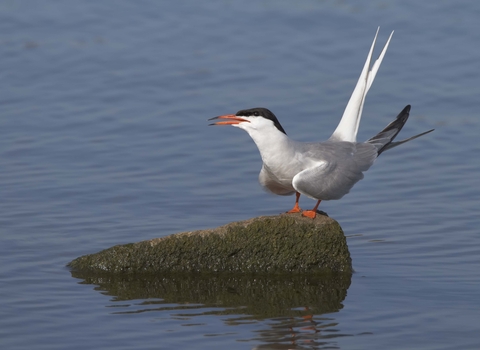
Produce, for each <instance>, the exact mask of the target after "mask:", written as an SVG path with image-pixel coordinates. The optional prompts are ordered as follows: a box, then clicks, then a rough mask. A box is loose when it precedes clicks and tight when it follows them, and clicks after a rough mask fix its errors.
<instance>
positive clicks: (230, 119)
mask: <svg viewBox="0 0 480 350" xmlns="http://www.w3.org/2000/svg"><path fill="white" fill-rule="evenodd" d="M214 119H228V120H227V121H221V122H215V123H212V124H210V125H233V124H240V123H243V122H248V123H250V122H249V121H248V120H246V119H242V118H239V117H237V116H236V115H235V114H226V115H221V116H219V117H214V118H210V119H208V120H214Z"/></svg>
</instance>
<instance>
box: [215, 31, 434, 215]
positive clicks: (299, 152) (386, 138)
mask: <svg viewBox="0 0 480 350" xmlns="http://www.w3.org/2000/svg"><path fill="white" fill-rule="evenodd" d="M378 31H379V30H378V29H377V32H376V34H375V37H374V39H373V43H372V46H371V48H370V51H369V53H368V55H367V60H366V62H365V65H364V67H363V70H362V72H361V74H360V78H359V79H358V82H357V85H356V86H355V89H354V91H353V93H352V96H351V97H350V100H349V101H348V104H347V106H346V108H345V111H344V113H343V116H342V118H341V120H340V123H339V124H338V127H337V128H336V129H335V131H334V132H333V134H332V136H331V137H330V138H329V139H328V140H326V141H323V142H307V143H305V142H298V141H294V140H292V139H291V138H289V137H288V136H287V133H286V132H285V130H284V129H283V127H282V125H281V124H280V122H279V121H278V119H277V117H276V116H275V115H274V114H273V113H272V112H271V111H270V110H268V109H266V108H261V107H259V108H251V109H244V110H240V111H238V112H237V113H236V114H227V115H222V116H218V117H214V118H211V119H209V120H215V119H221V121H217V122H214V123H213V124H210V125H231V126H234V127H237V128H240V129H243V130H245V131H246V132H247V133H248V134H249V135H250V137H251V138H252V139H253V141H254V142H255V144H256V145H257V147H258V150H259V152H260V156H261V158H262V162H263V165H262V169H261V171H260V175H259V182H260V184H261V185H262V187H263V188H265V189H266V190H267V191H269V192H272V193H274V194H277V195H281V196H288V195H293V194H296V199H295V205H294V207H293V209H291V210H290V211H288V212H287V213H299V212H302V210H301V209H300V206H299V199H300V195H302V194H303V195H305V196H307V197H310V198H312V199H315V200H317V203H316V204H315V206H314V207H313V209H312V210H305V211H303V212H302V215H303V216H306V217H309V218H312V219H314V218H315V216H316V214H317V209H318V206H319V205H320V202H321V201H323V200H324V201H327V200H334V199H340V198H342V197H343V196H344V195H345V194H347V193H348V192H349V191H350V190H351V188H352V187H353V185H355V184H356V183H357V182H358V181H360V180H361V179H363V176H364V175H363V173H364V172H365V171H367V170H368V169H369V168H370V167H371V166H372V164H373V163H374V162H375V159H376V158H377V157H378V156H379V155H380V154H382V153H383V152H385V151H386V150H389V149H391V148H393V147H396V146H398V145H401V144H403V143H405V142H408V141H410V140H413V139H416V138H417V137H420V136H423V135H425V134H428V133H430V132H432V131H433V130H434V129H432V130H428V131H425V132H423V133H421V134H418V135H415V136H412V137H409V138H407V139H405V140H402V141H396V142H394V139H395V137H396V136H397V134H398V133H399V132H400V130H401V129H402V128H403V126H404V125H405V123H406V122H407V119H408V117H409V114H410V108H411V107H410V105H407V106H406V107H405V108H404V109H403V110H402V111H401V112H400V114H398V116H397V117H396V118H395V120H394V121H393V122H391V123H390V124H388V125H387V126H386V127H385V128H384V129H383V130H382V131H380V132H379V133H378V134H377V135H375V136H373V137H372V138H370V139H368V140H367V141H365V142H357V141H356V138H357V132H358V127H359V124H360V118H361V116H362V110H363V105H364V102H365V97H366V95H367V92H368V90H369V89H370V87H371V85H372V83H373V80H374V79H375V75H376V74H377V72H378V69H379V67H380V64H381V63H382V60H383V57H384V56H385V52H386V51H387V48H388V45H389V43H390V40H391V38H392V35H393V32H392V33H391V34H390V36H389V38H388V40H387V42H386V44H385V46H384V47H383V50H382V51H381V53H380V56H379V57H378V59H377V60H376V61H375V62H374V63H373V65H372V64H371V62H372V53H373V49H374V47H375V43H376V40H377V36H378Z"/></svg>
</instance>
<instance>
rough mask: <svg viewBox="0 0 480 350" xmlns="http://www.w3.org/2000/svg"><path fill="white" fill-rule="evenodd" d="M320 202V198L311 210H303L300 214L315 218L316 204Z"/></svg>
mask: <svg viewBox="0 0 480 350" xmlns="http://www.w3.org/2000/svg"><path fill="white" fill-rule="evenodd" d="M320 202H321V200H320V199H319V200H318V202H317V204H315V206H314V207H313V209H312V210H305V211H304V212H303V213H302V215H303V216H306V217H307V218H310V219H315V216H317V209H318V206H319V205H320Z"/></svg>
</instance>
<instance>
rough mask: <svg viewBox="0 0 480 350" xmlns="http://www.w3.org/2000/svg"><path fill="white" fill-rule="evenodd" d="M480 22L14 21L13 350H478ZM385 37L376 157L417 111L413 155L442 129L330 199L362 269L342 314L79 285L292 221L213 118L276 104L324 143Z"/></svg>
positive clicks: (187, 5)
mask: <svg viewBox="0 0 480 350" xmlns="http://www.w3.org/2000/svg"><path fill="white" fill-rule="evenodd" d="M479 18H480V3H479V2H477V1H473V0H472V1H456V2H453V1H436V2H419V1H410V0H408V1H388V0H387V1H371V2H369V3H368V4H361V3H358V2H354V1H313V0H306V1H273V0H272V1H270V0H263V1H215V0H206V1H201V2H200V1H182V2H161V1H135V2H128V1H103V2H94V1H81V2H74V1H54V0H46V1H42V2H39V1H3V2H2V3H0V62H1V64H0V67H1V69H0V199H1V200H0V347H1V348H2V349H84V348H92V349H132V348H135V349H172V348H196V349H212V348H217V349H225V348H229V349H253V348H256V349H327V348H328V349H367V348H371V349H478V348H480V323H479V322H478V320H479V315H480V297H479V295H480V282H479V281H480V268H479V266H480V245H479V239H480V230H479V227H480V216H479V215H478V207H479V204H480V200H479V198H480V180H479V179H480V176H479V173H480V160H479V156H478V155H479V153H480V141H479V137H478V135H479V134H480V117H479V103H478V101H479V100H478V96H479V95H480V64H479V62H480V45H479V43H480V22H479V21H478V19H479ZM377 26H381V32H380V37H379V44H380V45H383V43H384V42H385V40H386V39H387V37H388V34H389V33H390V31H391V30H395V34H394V37H393V39H392V42H391V45H390V48H389V51H388V53H387V55H386V57H385V60H384V62H383V64H382V67H381V69H380V71H379V73H378V75H377V79H376V81H375V83H374V85H373V87H372V89H371V91H370V93H369V96H368V98H367V102H366V105H365V109H364V115H363V120H362V123H361V126H360V132H359V139H360V140H364V139H367V138H369V137H370V136H372V135H374V134H375V133H376V132H378V131H379V130H381V129H382V128H383V127H384V126H385V125H386V124H387V123H389V122H390V121H391V119H393V118H394V117H395V116H396V114H397V113H398V112H399V111H400V110H401V109H402V108H403V107H404V106H405V105H406V104H412V106H413V107H412V113H411V118H410V120H409V122H408V123H407V125H406V127H405V128H404V130H403V131H402V134H403V135H404V136H410V135H413V134H415V133H419V132H422V131H424V130H428V129H431V128H435V129H436V130H435V132H434V133H432V134H429V135H428V136H425V137H423V138H421V139H418V140H415V141H413V142H411V143H409V144H406V145H403V146H402V147H399V148H397V149H395V150H392V151H389V152H387V153H385V154H384V155H382V157H380V158H379V159H378V161H377V163H376V164H375V165H374V166H373V167H372V168H371V169H370V170H369V172H368V173H367V174H366V177H365V179H364V180H362V181H361V182H360V183H358V184H357V185H356V186H355V188H354V189H353V190H352V192H351V193H350V194H349V195H347V196H346V197H344V198H343V199H342V200H341V201H335V202H322V204H321V209H322V210H324V211H326V212H327V213H328V214H329V215H330V216H331V217H333V218H335V219H337V220H338V221H339V222H340V224H341V225H342V227H343V229H344V231H345V233H346V235H347V237H348V244H349V248H350V252H351V254H352V259H353V265H354V269H355V271H356V273H354V274H353V276H352V278H351V283H347V284H346V285H345V286H344V288H343V289H342V288H340V293H339V294H338V295H336V299H335V298H334V299H335V300H333V301H332V302H331V303H330V304H328V307H325V308H322V307H323V306H324V305H325V304H324V301H323V300H324V299H322V298H323V297H325V298H327V297H332V296H331V295H326V296H325V295H324V294H323V293H324V291H323V290H322V288H320V287H319V288H318V295H319V299H318V301H311V300H312V299H311V298H310V296H311V294H308V295H307V290H308V291H311V288H310V287H308V288H307V287H305V286H311V285H312V284H309V283H310V282H308V283H307V282H304V281H303V282H302V281H297V282H295V283H297V284H295V283H294V282H291V283H293V284H292V286H293V287H292V288H297V289H298V290H297V291H298V294H297V295H298V300H297V301H296V299H292V300H288V302H287V301H286V304H285V305H284V306H282V304H281V298H280V297H279V300H280V302H278V300H277V302H278V303H277V304H275V307H274V308H273V309H272V310H275V311H274V312H271V313H269V314H267V313H261V312H260V311H258V313H257V312H256V311H255V306H256V305H262V304H268V303H269V302H270V301H271V300H270V297H269V295H270V294H268V293H267V294H255V293H256V292H255V290H256V289H255V288H256V287H255V283H259V284H261V283H264V284H261V285H262V286H269V285H273V286H276V285H275V283H276V282H275V283H274V282H271V281H266V282H265V281H263V282H262V281H257V282H256V281H255V280H252V281H248V280H247V282H245V281H243V282H242V283H244V284H238V286H237V287H235V288H236V289H235V290H237V291H239V292H238V293H239V295H241V298H240V297H239V299H238V300H237V301H235V302H230V301H228V302H227V301H225V300H229V299H222V300H216V299H215V297H216V294H215V293H216V291H217V292H218V290H216V289H215V288H226V287H225V285H230V284H232V283H233V284H235V283H237V282H235V281H233V282H232V281H230V280H229V281H227V282H222V281H211V282H208V281H207V283H205V284H206V285H207V286H208V287H205V289H198V290H199V291H205V290H206V291H207V292H208V293H212V295H208V298H207V296H206V295H204V293H200V292H199V293H197V294H195V293H194V292H195V291H196V287H195V286H196V285H199V283H200V282H198V281H193V282H192V281H190V282H187V281H181V280H180V281H178V280H176V281H174V282H172V281H167V280H165V281H163V282H161V280H160V281H157V282H158V285H159V286H160V287H158V285H157V286H156V287H155V286H152V285H148V283H149V282H148V281H147V282H146V281H140V280H138V281H133V282H132V281H130V282H128V283H134V284H135V283H147V285H145V287H142V288H144V289H145V293H144V294H142V293H137V294H129V293H128V288H127V289H126V290H122V289H121V287H122V286H128V283H127V282H123V281H120V282H118V281H116V284H104V283H106V282H105V280H102V279H91V280H90V279H82V278H78V276H72V275H71V273H70V271H69V270H68V269H67V268H66V267H65V265H66V264H67V263H68V262H69V261H71V260H72V259H74V258H76V257H78V256H80V255H84V254H89V253H94V252H97V251H99V250H101V249H104V248H107V247H110V246H112V245H115V244H122V243H129V242H135V241H140V240H145V239H150V238H154V237H160V236H165V235H168V234H171V233H175V232H181V231H188V230H194V229H202V228H208V227H216V226H219V225H222V224H226V223H228V222H231V221H235V220H242V219H247V218H251V217H255V216H259V215H274V214H277V213H279V212H282V211H285V210H288V209H290V207H291V206H292V205H293V200H294V199H293V198H292V197H286V198H284V197H277V196H271V195H269V194H266V193H265V192H263V191H262V190H261V189H260V186H259V185H258V183H257V176H258V171H259V169H260V165H261V162H260V158H259V155H258V152H257V149H256V147H255V145H254V144H253V142H252V141H251V140H250V138H249V137H248V135H247V134H246V133H244V132H243V131H241V130H238V129H234V128H227V127H225V128H220V127H207V124H208V122H207V121H206V119H208V118H210V117H213V116H217V115H220V114H226V113H234V112H236V111H237V110H240V109H244V108H250V107H256V106H263V107H268V108H269V109H271V110H272V111H273V112H274V113H275V114H276V115H277V117H278V118H279V119H280V121H281V123H282V125H283V127H284V128H285V129H286V131H287V133H288V134H289V135H290V136H291V137H292V138H294V139H297V140H303V141H315V140H322V139H326V138H328V137H329V136H330V134H331V133H332V131H333V130H334V129H335V127H336V125H337V123H338V121H339V118H340V116H341V114H342V112H343V108H344V107H345V105H346V102H347V100H348V98H349V96H350V94H351V91H352V90H353V87H354V85H355V82H356V80H357V78H358V74H359V72H360V70H361V68H362V65H363V62H364V60H365V57H366V54H367V51H368V48H369V46H370V44H371V40H372V38H373V35H374V33H375V30H376V28H377ZM313 204H314V203H313V201H311V200H309V199H303V198H302V201H301V205H302V206H303V207H309V206H311V205H313ZM162 283H164V289H162V287H161V286H162ZM196 283H197V284H196ZM201 283H204V282H201ZM225 283H226V284H225ZM278 283H279V284H278V286H279V287H278V289H281V288H284V287H280V286H284V285H286V286H288V283H290V282H289V281H281V282H278ZM313 285H314V286H315V284H313ZM112 286H113V287H115V288H113V287H112ZM295 286H297V287H295ZM154 287H155V288H154ZM142 288H140V290H142ZM149 288H152V289H151V290H150V289H149ZM175 288H178V291H179V293H178V294H179V296H178V298H173V297H171V295H175V293H174V292H175ZM209 288H210V289H209ZM242 288H244V289H242ZM262 288H263V287H262ZM287 288H289V287H287ZM267 289H268V288H267ZM166 290H168V291H169V293H171V294H168V296H167V295H166V292H165V291H166ZM276 290H277V287H275V288H274V289H272V291H271V293H275V291H276ZM162 291H163V292H162ZM172 291H173V292H172ZM189 291H192V295H188V293H187V295H184V294H183V292H189ZM180 292H182V293H180ZM207 292H205V293H207ZM162 293H163V294H162ZM308 293H310V292H308ZM342 293H343V294H342ZM280 295H281V294H280ZM272 300H273V299H272ZM275 300H276V299H275Z"/></svg>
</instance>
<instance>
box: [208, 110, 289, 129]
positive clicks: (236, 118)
mask: <svg viewBox="0 0 480 350" xmlns="http://www.w3.org/2000/svg"><path fill="white" fill-rule="evenodd" d="M215 119H221V120H220V121H217V122H215V123H212V124H210V125H232V126H235V127H237V128H240V129H243V130H245V131H246V132H248V133H249V134H250V135H252V133H256V132H260V133H267V132H272V131H275V130H278V131H280V132H282V133H284V134H285V135H286V134H287V133H286V132H285V130H283V127H282V125H280V122H279V121H278V119H277V117H276V116H275V114H273V113H272V112H270V111H269V110H268V109H266V108H251V109H243V110H241V111H238V112H237V113H236V114H226V115H221V116H219V117H215V118H211V119H209V120H215Z"/></svg>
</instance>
